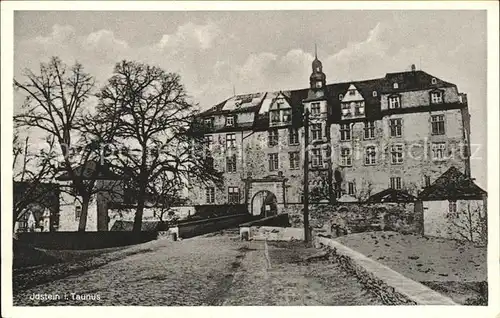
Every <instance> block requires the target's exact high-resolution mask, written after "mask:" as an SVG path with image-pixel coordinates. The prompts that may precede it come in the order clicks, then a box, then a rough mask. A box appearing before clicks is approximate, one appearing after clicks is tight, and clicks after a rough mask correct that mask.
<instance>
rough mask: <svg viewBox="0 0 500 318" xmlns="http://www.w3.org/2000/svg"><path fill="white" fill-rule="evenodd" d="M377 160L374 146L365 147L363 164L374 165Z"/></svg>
mask: <svg viewBox="0 0 500 318" xmlns="http://www.w3.org/2000/svg"><path fill="white" fill-rule="evenodd" d="M376 162H377V151H376V150H375V146H368V147H366V152H365V164H366V165H374V164H376Z"/></svg>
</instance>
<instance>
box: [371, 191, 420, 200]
mask: <svg viewBox="0 0 500 318" xmlns="http://www.w3.org/2000/svg"><path fill="white" fill-rule="evenodd" d="M415 201H417V198H416V197H415V196H413V195H411V194H409V193H407V192H405V191H403V190H396V189H392V188H389V189H385V190H382V191H380V192H377V193H375V194H373V195H371V196H370V197H369V198H368V199H367V200H366V202H367V203H387V202H392V203H405V202H406V203H407V202H415Z"/></svg>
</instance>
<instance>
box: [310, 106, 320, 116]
mask: <svg viewBox="0 0 500 318" xmlns="http://www.w3.org/2000/svg"><path fill="white" fill-rule="evenodd" d="M320 113H321V108H320V105H319V103H311V115H319V114H320Z"/></svg>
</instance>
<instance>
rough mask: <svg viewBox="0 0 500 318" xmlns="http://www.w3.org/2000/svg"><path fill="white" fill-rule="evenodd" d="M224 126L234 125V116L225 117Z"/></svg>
mask: <svg viewBox="0 0 500 318" xmlns="http://www.w3.org/2000/svg"><path fill="white" fill-rule="evenodd" d="M226 126H228V127H233V126H234V116H227V117H226Z"/></svg>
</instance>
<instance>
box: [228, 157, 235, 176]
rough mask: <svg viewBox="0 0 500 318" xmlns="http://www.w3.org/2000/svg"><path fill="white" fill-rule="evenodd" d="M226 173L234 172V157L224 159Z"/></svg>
mask: <svg viewBox="0 0 500 318" xmlns="http://www.w3.org/2000/svg"><path fill="white" fill-rule="evenodd" d="M226 171H227V172H236V155H232V156H228V157H226Z"/></svg>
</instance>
